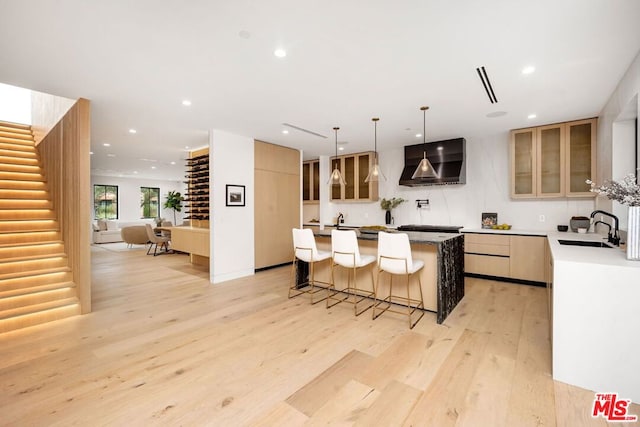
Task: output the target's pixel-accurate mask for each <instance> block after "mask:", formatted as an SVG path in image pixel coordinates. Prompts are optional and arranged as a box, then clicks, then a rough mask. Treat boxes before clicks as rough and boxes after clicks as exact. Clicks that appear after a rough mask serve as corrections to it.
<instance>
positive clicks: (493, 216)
mask: <svg viewBox="0 0 640 427" xmlns="http://www.w3.org/2000/svg"><path fill="white" fill-rule="evenodd" d="M494 225H498V214H497V213H496V212H482V228H491V227H492V226H494Z"/></svg>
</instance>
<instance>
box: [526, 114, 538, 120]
mask: <svg viewBox="0 0 640 427" xmlns="http://www.w3.org/2000/svg"><path fill="white" fill-rule="evenodd" d="M536 117H538V116H537V115H535V114H529V115H528V116H527V119H535V118H536Z"/></svg>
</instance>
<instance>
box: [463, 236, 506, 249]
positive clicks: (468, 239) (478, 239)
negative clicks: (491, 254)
mask: <svg viewBox="0 0 640 427" xmlns="http://www.w3.org/2000/svg"><path fill="white" fill-rule="evenodd" d="M464 243H465V245H466V244H468V243H479V244H484V245H503V246H509V236H508V235H504V234H474V233H465V234H464Z"/></svg>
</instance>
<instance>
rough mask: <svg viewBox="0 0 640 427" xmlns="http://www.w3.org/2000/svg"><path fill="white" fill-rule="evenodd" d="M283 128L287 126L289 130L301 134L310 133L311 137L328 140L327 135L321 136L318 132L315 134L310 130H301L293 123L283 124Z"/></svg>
mask: <svg viewBox="0 0 640 427" xmlns="http://www.w3.org/2000/svg"><path fill="white" fill-rule="evenodd" d="M282 126H286V127H288V128H291V129H295V130H299V131H300V132H304V133H308V134H309V135H314V136H318V137H320V138H324V139H327V137H326V136H325V135H321V134H319V133H317V132H314V131H312V130H309V129H305V128H301V127H300V126H295V125H292V124H291V123H283V124H282Z"/></svg>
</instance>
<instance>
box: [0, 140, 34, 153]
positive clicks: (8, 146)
mask: <svg viewBox="0 0 640 427" xmlns="http://www.w3.org/2000/svg"><path fill="white" fill-rule="evenodd" d="M0 150H8V151H19V152H21V153H31V154H34V155H37V153H38V151H37V150H36V147H35V146H34V145H27V144H15V143H13V142H6V141H0Z"/></svg>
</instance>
